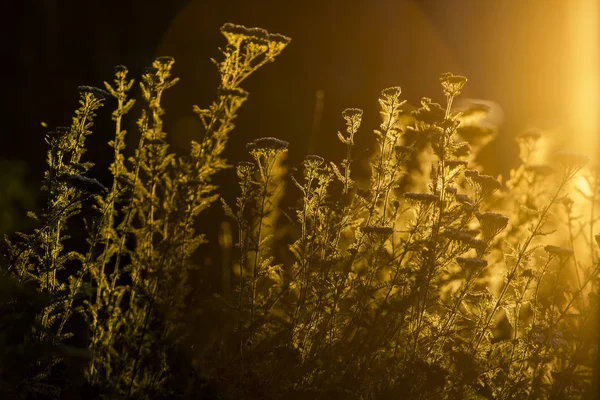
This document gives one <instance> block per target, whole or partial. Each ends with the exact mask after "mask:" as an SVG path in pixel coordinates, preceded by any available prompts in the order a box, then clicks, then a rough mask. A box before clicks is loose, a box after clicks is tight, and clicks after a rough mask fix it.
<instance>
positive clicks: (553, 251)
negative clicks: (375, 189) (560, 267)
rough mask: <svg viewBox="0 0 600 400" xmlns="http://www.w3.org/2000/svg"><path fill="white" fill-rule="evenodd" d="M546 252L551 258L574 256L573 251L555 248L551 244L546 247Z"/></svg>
mask: <svg viewBox="0 0 600 400" xmlns="http://www.w3.org/2000/svg"><path fill="white" fill-rule="evenodd" d="M544 250H545V251H546V253H548V255H550V256H557V257H560V258H569V257H571V256H572V255H573V253H574V251H573V249H567V248H565V247H559V246H553V245H551V244H549V245H547V246H544Z"/></svg>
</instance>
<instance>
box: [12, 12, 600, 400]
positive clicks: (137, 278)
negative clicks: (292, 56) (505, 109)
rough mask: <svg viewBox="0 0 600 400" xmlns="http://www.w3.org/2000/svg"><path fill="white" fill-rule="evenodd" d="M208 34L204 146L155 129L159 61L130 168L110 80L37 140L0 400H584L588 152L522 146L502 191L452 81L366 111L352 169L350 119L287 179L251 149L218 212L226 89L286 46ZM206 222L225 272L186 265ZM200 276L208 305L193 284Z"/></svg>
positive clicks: (118, 75)
mask: <svg viewBox="0 0 600 400" xmlns="http://www.w3.org/2000/svg"><path fill="white" fill-rule="evenodd" d="M221 32H222V33H223V35H224V37H225V39H226V41H227V44H226V45H225V47H223V48H222V49H221V55H220V57H219V59H218V60H215V61H214V63H215V65H216V67H217V69H218V71H219V74H220V84H219V87H218V89H217V93H216V98H215V100H214V102H213V103H212V104H210V105H209V106H208V107H206V108H200V107H194V112H195V113H196V114H197V116H198V118H199V120H200V121H201V122H202V127H203V131H202V132H199V133H198V136H197V140H194V141H192V142H191V147H190V151H189V153H188V154H186V155H181V154H175V153H173V152H171V151H170V150H169V137H168V135H167V132H164V130H163V116H164V114H165V110H164V109H163V108H162V106H161V101H162V99H163V97H164V96H168V89H169V88H171V87H172V86H173V85H175V84H176V83H177V81H178V79H177V78H175V77H173V75H172V72H173V65H174V60H173V58H170V57H159V58H157V59H156V60H155V61H154V63H153V64H152V66H150V67H149V68H148V69H147V70H146V71H145V72H144V73H143V75H142V77H141V80H140V81H139V82H138V84H137V87H139V89H140V92H139V93H140V97H141V99H140V100H137V101H141V102H143V105H142V107H141V108H142V111H141V114H140V115H138V116H137V132H133V133H132V135H135V137H136V138H139V141H138V143H137V147H135V148H134V149H129V150H128V149H126V143H127V142H128V140H127V135H129V133H128V132H127V131H126V130H124V126H126V121H127V120H129V118H130V114H129V112H130V110H131V109H132V107H133V105H134V103H135V102H136V100H135V99H134V96H132V93H134V92H135V91H134V90H133V88H134V86H135V85H136V83H135V82H134V80H133V79H132V78H130V77H129V75H128V70H127V68H126V67H123V66H119V67H117V68H116V69H115V75H114V79H113V81H112V82H111V83H105V88H103V89H100V88H95V87H87V86H86V87H80V88H79V97H80V101H79V108H78V109H77V110H76V111H75V115H74V116H73V119H72V121H71V124H70V125H68V126H66V127H59V128H56V129H53V130H51V131H50V132H48V134H47V135H46V138H45V139H46V142H47V144H48V152H47V170H46V173H45V175H44V179H43V192H42V193H43V196H44V204H45V207H44V209H43V210H42V211H41V212H39V213H37V214H34V213H30V214H29V216H30V217H31V218H32V219H34V220H35V221H36V228H35V229H33V230H32V231H30V232H25V233H15V234H13V235H8V236H6V238H5V240H4V243H3V246H2V257H3V258H2V263H1V275H0V394H1V397H2V398H6V399H63V398H64V399H76V398H85V399H213V398H214V399H280V398H282V399H283V398H285V399H569V398H573V399H581V398H587V399H592V398H595V396H596V391H595V389H596V381H597V378H596V375H595V371H596V368H595V367H596V359H597V352H598V337H597V329H596V325H597V322H596V321H597V316H598V315H597V314H598V284H599V282H598V274H599V272H600V264H599V263H600V261H599V258H598V242H600V236H598V235H597V234H596V226H597V222H598V216H597V214H598V212H597V211H595V210H596V208H595V207H596V206H597V203H598V194H599V190H600V185H599V179H600V174H599V172H598V170H595V169H592V168H588V167H586V164H587V163H588V158H587V157H586V156H584V155H581V154H578V153H574V152H569V151H558V152H556V153H555V154H554V156H553V159H552V162H551V164H543V163H540V162H539V161H538V159H537V158H536V152H537V151H539V149H540V146H541V144H542V143H543V140H542V139H543V134H542V133H540V132H537V131H528V132H525V133H523V134H521V135H519V136H518V138H517V141H518V143H519V146H520V150H521V152H520V159H521V165H520V166H518V167H517V168H515V169H514V170H513V171H512V172H511V174H510V176H509V177H507V178H506V179H502V178H501V177H493V176H490V175H486V174H484V172H483V170H482V168H481V167H480V166H479V165H478V164H477V162H476V155H477V153H478V151H479V150H480V149H481V148H482V147H483V146H485V145H487V144H489V142H490V140H491V139H492V138H493V135H494V134H495V131H494V130H493V129H491V128H489V127H486V126H484V125H481V124H480V121H481V120H482V118H483V116H484V115H485V111H486V110H485V109H483V108H481V107H475V106H474V107H471V108H467V109H462V110H456V109H455V108H453V106H452V105H453V101H454V100H455V99H456V98H457V96H459V95H460V92H461V90H462V89H463V86H464V85H465V84H466V81H467V80H466V78H464V77H462V76H457V75H453V74H450V73H446V74H443V75H442V76H441V77H440V83H441V86H440V90H441V91H442V93H443V94H444V96H445V99H446V101H445V104H438V103H435V102H434V101H432V100H431V99H429V98H423V99H422V101H421V104H420V105H419V106H418V107H416V108H415V109H414V110H413V111H410V112H409V111H405V110H403V107H404V104H405V102H404V101H403V100H402V93H401V89H400V87H390V88H387V89H384V90H383V91H382V92H381V96H380V98H379V106H380V114H381V124H380V125H379V126H378V127H377V129H375V130H374V131H373V132H374V135H375V140H376V150H375V151H373V152H372V154H370V155H369V156H368V159H367V160H360V159H357V154H362V153H361V152H357V151H356V149H355V146H354V144H355V142H354V140H355V137H356V135H370V134H371V133H370V131H369V129H366V128H364V127H362V126H361V120H362V116H363V111H362V110H360V109H356V108H348V109H346V110H344V111H343V112H342V119H340V122H341V124H340V125H341V127H342V128H343V129H342V130H341V132H338V133H337V136H338V138H339V145H340V148H341V149H343V153H344V154H345V156H344V158H343V159H341V160H325V159H324V158H323V157H322V156H320V155H314V154H310V155H307V156H306V158H305V159H304V161H303V162H302V164H301V165H298V166H296V167H297V168H295V169H294V172H288V170H289V169H290V168H288V166H287V165H286V153H287V152H288V149H289V148H293V144H291V145H290V144H289V143H288V142H285V141H283V140H280V139H278V138H273V137H264V138H260V139H257V140H254V141H252V142H250V143H248V144H247V146H246V149H247V151H248V157H247V159H246V160H245V161H243V160H235V161H236V165H235V167H234V168H235V172H236V174H237V179H238V184H239V191H238V193H239V194H238V196H237V198H236V199H235V200H234V201H233V202H229V203H228V202H226V201H225V200H223V199H221V198H219V194H218V193H219V192H218V187H217V186H216V185H215V182H214V178H215V175H216V174H218V173H219V172H221V171H223V170H225V169H227V168H229V167H230V166H229V165H228V163H227V161H226V160H225V159H224V158H223V156H222V153H223V150H224V149H225V146H226V145H227V141H228V138H229V136H230V134H231V132H232V130H233V129H234V122H235V119H236V115H237V113H238V110H239V109H240V107H241V106H242V105H243V104H244V102H245V101H247V98H248V93H247V92H246V91H244V90H243V89H242V87H241V85H242V84H243V82H244V81H245V79H246V78H248V77H249V76H250V75H251V74H253V73H254V72H255V71H256V70H258V69H259V68H260V67H261V66H263V65H264V64H265V63H267V62H270V61H273V60H274V59H275V58H276V57H277V56H278V55H279V54H280V53H281V52H282V51H283V50H284V48H285V47H286V46H287V45H288V44H289V42H290V39H289V38H287V37H285V36H282V35H279V34H270V33H268V32H266V31H265V30H263V29H259V28H246V27H243V26H237V25H233V24H225V25H224V26H223V27H222V28H221ZM109 105H110V106H113V107H114V109H113V111H112V120H113V121H114V127H115V130H114V137H113V138H112V139H111V141H110V142H109V145H110V148H111V149H112V155H111V157H112V162H111V164H110V172H111V175H112V177H113V179H112V181H110V182H100V181H98V180H97V179H95V178H94V177H92V176H91V174H90V172H89V171H90V168H91V167H92V164H91V163H90V162H89V161H86V159H85V152H86V138H87V137H88V136H89V135H91V134H92V129H93V124H94V121H95V118H96V114H97V113H98V112H99V109H100V108H102V107H105V106H109ZM344 124H345V125H344ZM239 141H240V138H237V139H236V142H239ZM128 154H130V155H129V156H128ZM358 162H366V163H368V166H369V171H370V172H369V174H368V177H366V178H364V179H363V178H360V177H357V176H356V174H355V173H353V167H355V166H356V165H357V163H358ZM284 189H285V190H284ZM284 198H288V199H293V200H294V201H293V203H295V207H287V206H286V207H284V206H283V205H282V204H283V203H282V202H283V199H284ZM211 206H212V207H211ZM223 211H224V212H223ZM208 212H210V213H222V215H223V225H222V226H223V227H224V228H223V229H222V230H221V234H220V237H219V245H220V248H221V251H222V253H223V257H222V259H223V262H222V265H212V266H199V264H200V263H199V262H198V260H199V259H200V258H201V256H202V252H203V244H204V243H205V242H206V237H205V236H204V235H203V234H202V233H203V231H202V217H203V216H204V215H206V213H208ZM82 224H83V226H84V231H85V232H86V236H85V243H84V245H83V246H82V245H81V244H78V245H75V241H76V239H78V238H74V237H71V235H72V232H73V229H75V228H73V227H74V226H80V225H82ZM284 229H285V231H286V232H293V239H291V240H290V239H289V236H284V235H278V234H277V232H279V231H281V230H284ZM206 268H212V270H210V271H202V273H203V274H208V275H212V276H216V277H218V279H217V280H218V281H220V282H222V284H221V285H220V286H219V287H215V286H214V285H208V284H203V283H202V282H195V281H194V277H195V276H197V272H198V269H206ZM213 281H214V280H213Z"/></svg>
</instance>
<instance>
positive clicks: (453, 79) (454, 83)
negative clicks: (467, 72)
mask: <svg viewBox="0 0 600 400" xmlns="http://www.w3.org/2000/svg"><path fill="white" fill-rule="evenodd" d="M440 82H441V83H442V87H443V88H444V94H445V95H446V96H448V97H455V96H458V95H459V94H460V91H461V89H462V88H463V86H465V83H467V78H465V77H464V76H460V75H454V74H452V73H451V72H446V73H443V74H442V76H440Z"/></svg>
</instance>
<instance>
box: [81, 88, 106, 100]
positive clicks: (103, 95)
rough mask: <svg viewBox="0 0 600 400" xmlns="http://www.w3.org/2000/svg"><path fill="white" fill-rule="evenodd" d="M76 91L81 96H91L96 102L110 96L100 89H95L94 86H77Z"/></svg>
mask: <svg viewBox="0 0 600 400" xmlns="http://www.w3.org/2000/svg"><path fill="white" fill-rule="evenodd" d="M77 90H78V91H79V93H80V94H82V95H85V94H91V95H92V96H94V97H95V98H97V99H98V100H104V99H106V98H107V97H109V96H110V94H109V93H108V92H107V91H106V90H103V89H100V88H97V87H94V86H79V87H78V88H77Z"/></svg>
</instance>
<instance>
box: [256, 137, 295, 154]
mask: <svg viewBox="0 0 600 400" xmlns="http://www.w3.org/2000/svg"><path fill="white" fill-rule="evenodd" d="M289 144H290V143H289V142H286V141H285V140H281V139H277V138H274V137H270V136H269V137H263V138H259V139H256V140H254V141H252V142H250V143H248V144H247V145H246V148H247V149H248V150H249V151H252V150H280V151H285V150H287V147H288V146H289Z"/></svg>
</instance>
